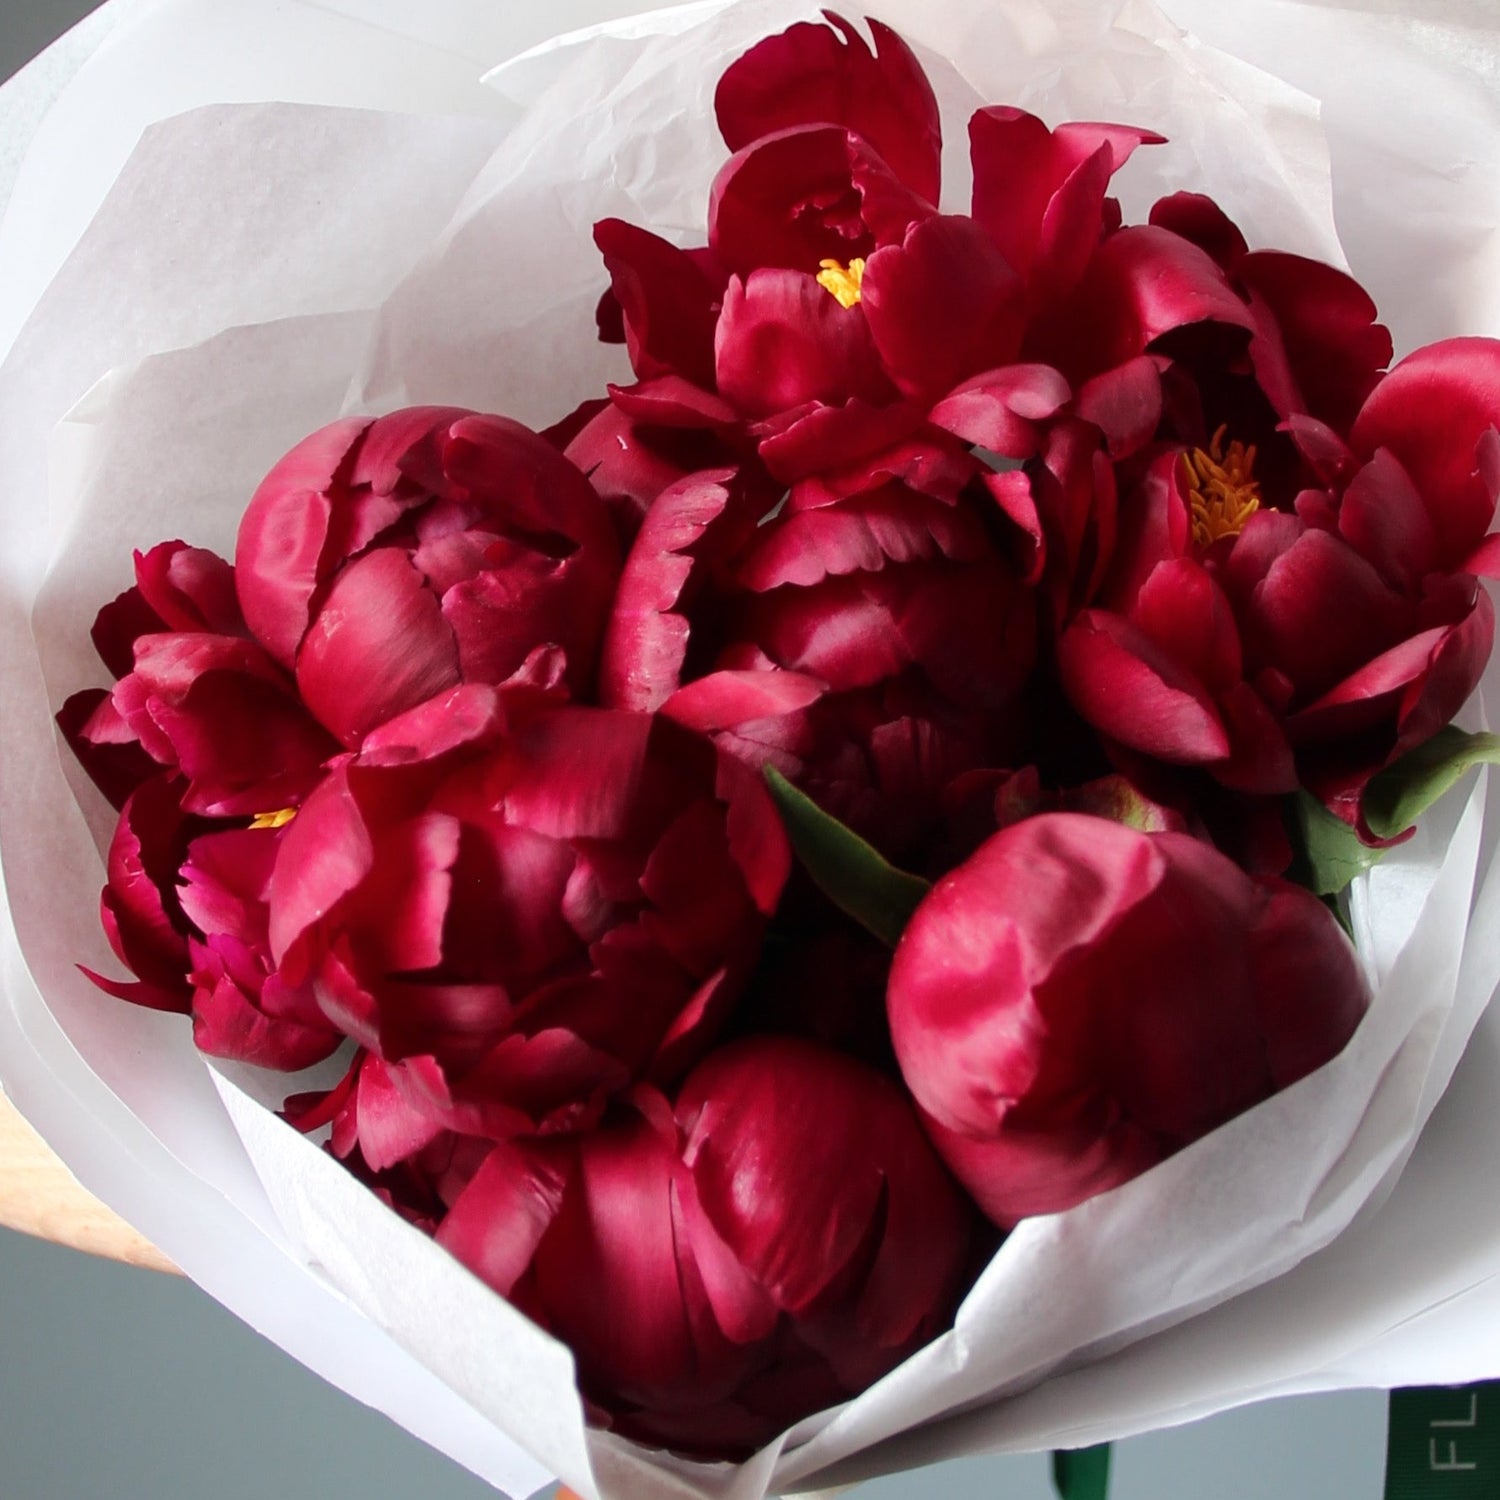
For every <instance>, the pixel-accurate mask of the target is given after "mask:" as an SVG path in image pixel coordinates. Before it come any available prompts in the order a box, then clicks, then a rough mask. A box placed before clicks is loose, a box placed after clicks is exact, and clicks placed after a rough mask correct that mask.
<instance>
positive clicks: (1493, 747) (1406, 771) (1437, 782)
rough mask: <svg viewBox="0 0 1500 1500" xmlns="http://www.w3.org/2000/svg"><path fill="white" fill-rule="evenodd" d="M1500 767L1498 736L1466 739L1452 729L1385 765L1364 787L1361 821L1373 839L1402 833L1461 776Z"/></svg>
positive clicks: (1436, 735) (1460, 732) (1450, 727)
mask: <svg viewBox="0 0 1500 1500" xmlns="http://www.w3.org/2000/svg"><path fill="white" fill-rule="evenodd" d="M1497 764H1500V735H1496V734H1469V733H1468V732H1467V731H1465V730H1462V729H1457V728H1455V727H1454V726H1453V725H1452V724H1450V725H1449V726H1448V727H1447V728H1446V729H1440V730H1438V732H1437V733H1436V734H1435V735H1433V737H1432V738H1431V739H1430V740H1428V741H1427V743H1426V744H1425V745H1418V746H1417V748H1416V749H1415V750H1412V751H1409V752H1408V753H1407V754H1405V755H1403V756H1402V757H1401V759H1400V760H1398V761H1397V762H1396V763H1395V765H1393V766H1387V767H1386V768H1385V770H1383V771H1382V772H1381V773H1380V774H1379V775H1378V776H1376V777H1375V778H1374V780H1372V781H1371V782H1370V784H1369V786H1367V787H1366V788H1365V795H1364V811H1365V821H1366V822H1367V823H1368V824H1369V825H1370V831H1371V832H1372V833H1373V834H1375V836H1376V837H1377V838H1382V839H1389V838H1394V837H1395V836H1396V835H1397V834H1398V833H1404V832H1405V831H1406V829H1408V828H1410V827H1411V825H1412V824H1413V823H1415V822H1416V821H1417V819H1418V818H1419V817H1420V816H1421V815H1422V814H1423V813H1424V812H1426V811H1427V809H1428V808H1429V807H1431V806H1432V804H1433V803H1434V802H1436V801H1437V800H1438V798H1439V797H1441V796H1442V795H1443V793H1444V792H1447V791H1449V790H1451V789H1452V787H1453V786H1454V784H1455V783H1456V782H1457V781H1458V780H1459V778H1460V777H1461V776H1462V775H1463V774H1464V772H1465V771H1472V770H1473V769H1474V767H1475V766H1483V765H1497Z"/></svg>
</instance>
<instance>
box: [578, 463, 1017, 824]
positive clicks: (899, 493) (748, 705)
mask: <svg viewBox="0 0 1500 1500" xmlns="http://www.w3.org/2000/svg"><path fill="white" fill-rule="evenodd" d="M765 507H766V493H765V491H763V490H758V489H756V488H754V487H751V486H748V485H745V484H744V483H743V482H736V478H735V476H734V475H733V474H730V473H727V472H720V473H707V474H699V475H695V476H691V477H689V478H688V479H685V480H683V481H681V482H680V483H678V484H676V485H674V486H672V487H670V488H669V489H668V490H666V491H664V492H663V493H662V495H661V496H660V497H659V498H658V499H657V501H656V503H655V504H654V505H653V507H652V509H651V511H650V512H649V513H648V515H647V517H646V521H645V523H644V525H643V526H642V529H641V532H640V534H639V536H638V537H637V538H636V542H635V545H634V547H633V548H632V550H631V553H630V556H629V558H628V559H627V562H626V565H625V569H624V573H623V575H622V577H621V582H620V589H619V593H618V595H617V597H616V601H615V608H614V614H613V616H612V618H611V621H610V625H609V629H608V632H607V634H606V639H605V648H604V660H603V665H602V668H601V672H600V691H601V696H602V698H603V700H604V701H605V702H606V703H609V704H612V705H616V706H620V707H629V708H635V709H640V710H649V709H656V708H660V709H661V710H662V711H663V712H664V713H665V714H667V715H668V716H669V717H671V718H673V719H675V720H677V721H678V722H679V723H682V724H684V725H686V726H688V727H690V728H692V729H694V730H696V731H699V732H701V733H707V734H712V735H714V736H716V737H717V738H718V739H719V741H720V743H721V744H722V745H723V747H724V748H725V749H726V750H729V751H730V752H731V753H733V754H734V755H736V756H738V757H739V758H740V759H742V760H743V761H745V762H746V763H747V764H749V765H752V766H755V767H759V766H762V765H765V764H773V765H775V766H777V768H778V769H780V770H782V771H783V772H784V773H785V774H787V775H788V776H790V777H791V778H792V779H793V780H794V781H796V782H797V783H798V784H799V785H801V786H803V788H804V789H806V790H808V791H809V793H810V794H812V795H814V796H815V797H816V799H817V800H818V801H819V802H820V803H822V804H823V805H825V806H827V807H828V808H829V810H830V811H832V812H834V813H835V815H837V816H840V817H842V818H844V819H845V820H846V821H849V822H851V823H853V824H854V825H855V826H857V827H858V828H859V829H860V830H861V832H863V833H865V834H866V835H867V836H869V837H871V838H874V839H875V840H876V841H877V842H879V843H880V844H881V845H882V847H883V848H886V849H887V850H889V851H890V852H892V853H893V854H894V853H898V852H899V851H901V850H902V849H903V848H904V847H905V846H907V845H908V844H909V843H910V842H911V841H912V840H913V839H914V838H916V837H918V836H919V835H920V834H921V833H922V832H923V831H924V830H925V829H926V827H927V826H928V825H930V824H931V822H932V820H933V818H934V817H935V816H936V813H937V808H938V802H939V799H940V797H941V794H942V790H943V788H944V787H945V786H946V785H947V783H948V782H949V781H950V780H952V778H953V777H954V776H956V775H958V774H960V773H961V772H963V771H967V770H971V769H973V768H974V767H976V766H980V765H993V764H1001V763H1004V761H1005V760H1006V759H1007V758H1008V757H1009V756H1011V755H1012V754H1014V753H1015V752H1016V750H1017V749H1018V747H1019V746H1020V745H1021V744H1022V742H1023V741H1024V738H1025V732H1026V731H1025V721H1026V715H1025V713H1024V711H1023V708H1022V696H1023V691H1024V689H1025V687H1026V684H1027V682H1028V680H1029V676H1030V672H1031V668H1032V665H1033V661H1034V636H1035V624H1034V605H1033V602H1032V600H1031V598H1030V595H1029V593H1028V591H1027V590H1026V589H1025V587H1024V585H1023V584H1022V581H1021V579H1020V577H1019V575H1018V573H1017V572H1016V570H1015V568H1014V567H1013V566H1012V564H1011V563H1010V561H1009V559H1008V557H1007V555H1006V553H1005V551H1004V549H1003V546H1002V544H1001V542H1000V541H999V539H998V537H997V535H996V533H997V531H998V529H999V528H998V523H997V522H996V521H995V519H994V517H993V515H992V514H986V507H985V504H984V502H981V501H978V500H976V499H975V498H974V497H972V496H969V495H952V494H950V495H949V496H948V497H947V498H946V499H943V500H939V499H935V498H932V497H931V496H929V495H926V494H923V493H921V492H919V491H917V490H914V489H911V488H909V487H908V486H907V485H905V484H903V483H901V482H899V481H897V480H888V481H886V482H884V483H881V484H879V485H878V486H877V487H874V488H871V489H868V490H861V491H856V492H854V493H852V494H849V495H847V496H839V497H827V498H825V499H824V500H823V501H822V503H817V504H814V503H812V502H811V501H804V502H803V503H799V499H798V497H797V496H796V495H794V496H793V497H792V498H791V499H789V500H788V501H787V502H786V503H785V504H784V505H783V506H780V507H773V508H772V509H771V510H770V511H767V510H766V509H765Z"/></svg>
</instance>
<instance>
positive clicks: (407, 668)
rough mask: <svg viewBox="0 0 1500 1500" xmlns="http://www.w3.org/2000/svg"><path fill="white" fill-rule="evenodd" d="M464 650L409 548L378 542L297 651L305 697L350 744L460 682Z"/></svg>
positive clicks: (345, 575)
mask: <svg viewBox="0 0 1500 1500" xmlns="http://www.w3.org/2000/svg"><path fill="white" fill-rule="evenodd" d="M459 680H460V679H459V665H458V648H457V644H456V642H455V640H454V634H453V629H452V627H451V626H450V625H449V624H448V623H447V621H446V620H445V619H444V618H443V610H442V606H441V604H440V603H439V601H438V600H437V598H436V597H435V596H434V595H433V594H432V592H431V591H430V590H429V589H428V588H427V585H426V583H425V581H424V579H423V577H422V575H421V574H420V573H419V572H418V571H417V569H416V568H415V567H414V566H413V565H412V562H411V560H410V559H409V558H408V557H407V555H406V553H405V552H404V551H398V550H397V549H395V548H392V547H381V548H377V549H376V550H375V551H373V552H369V553H366V554H365V556H364V557H362V558H360V559H359V561H358V562H355V563H351V564H350V565H349V566H348V567H347V568H345V569H344V570H343V571H342V572H341V573H340V574H339V575H338V578H337V579H336V580H335V581H334V584H333V587H332V589H331V590H330V591H329V593H328V594H327V596H326V597H325V598H324V600H323V604H322V607H321V608H320V609H319V610H318V612H317V615H316V616H315V618H314V619H313V622H312V624H311V625H310V626H309V628H308V630H307V633H306V635H305V636H304V637H303V640H302V647H301V650H300V651H299V652H298V654H297V686H298V688H299V689H300V690H301V693H302V698H303V701H304V702H305V703H306V704H307V706H308V707H309V708H310V709H311V710H312V712H313V713H314V714H315V715H316V716H317V717H318V719H319V720H320V721H321V722H322V723H324V724H325V725H327V726H328V728H329V729H331V730H332V731H333V733H334V734H335V735H337V736H338V738H339V739H340V740H342V741H343V743H344V744H345V745H348V746H351V747H353V746H357V745H358V744H359V742H360V741H361V740H362V739H363V738H364V736H365V735H366V734H367V733H368V732H369V731H370V730H371V729H374V728H376V727H378V726H379V725H380V724H383V723H384V722H385V721H386V720H387V719H390V718H394V717H395V716H396V715H397V714H400V713H404V712H405V711H406V710H407V709H409V708H415V707H416V705H417V704H419V703H422V702H425V701H426V700H427V699H428V698H432V697H435V696H436V695H437V694H438V693H441V692H444V691H445V690H447V689H448V688H451V687H454V686H455V685H456V684H457V683H458V681H459Z"/></svg>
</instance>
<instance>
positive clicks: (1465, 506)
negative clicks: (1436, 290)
mask: <svg viewBox="0 0 1500 1500" xmlns="http://www.w3.org/2000/svg"><path fill="white" fill-rule="evenodd" d="M1497 426H1500V341H1497V340H1495V339H1480V338H1466V339H1446V340H1444V341H1443V342H1442V343H1438V344H1429V345H1428V346H1427V347H1426V348H1425V349H1418V350H1417V351H1416V353H1415V354H1409V355H1407V357H1406V358H1405V359H1403V360H1402V361H1401V362H1400V363H1399V364H1398V365H1397V366H1396V367H1395V368H1394V369H1393V370H1392V371H1391V373H1390V374H1389V375H1387V376H1386V378H1385V379H1384V380H1382V381H1381V382H1380V384H1379V385H1378V386H1376V388H1375V390H1374V391H1373V392H1372V393H1371V395H1370V398H1369V400H1367V401H1366V402H1365V404H1364V407H1363V409H1362V410H1361V411H1360V413H1359V416H1358V418H1357V419H1356V420H1355V423H1354V430H1353V433H1352V436H1351V439H1350V441H1351V443H1352V445H1353V447H1354V448H1355V450H1356V451H1357V452H1358V453H1359V454H1360V455H1361V456H1362V457H1365V458H1369V457H1371V456H1372V455H1373V454H1374V453H1375V450H1376V449H1377V448H1388V449H1389V450H1390V452H1391V453H1392V455H1393V456H1394V457H1395V458H1396V459H1397V460H1398V462H1399V463H1400V464H1401V466H1402V468H1404V469H1405V470H1406V472H1407V473H1408V474H1409V475H1410V476H1411V478H1412V482H1413V483H1414V484H1415V485H1416V487H1417V490H1418V492H1419V493H1420V494H1421V496H1422V499H1423V500H1424V501H1425V503H1426V505H1427V508H1428V511H1429V513H1430V515H1431V517H1432V525H1433V529H1434V531H1435V532H1436V534H1437V540H1438V550H1439V556H1440V557H1441V558H1442V559H1443V562H1444V563H1445V565H1447V566H1449V567H1452V566H1454V565H1456V564H1457V563H1458V562H1460V561H1461V560H1462V559H1463V558H1464V557H1466V556H1467V555H1468V553H1469V552H1470V551H1471V550H1472V549H1473V548H1474V547H1475V546H1477V545H1478V543H1479V541H1480V539H1481V538H1482V537H1483V536H1484V535H1485V533H1486V532H1488V531H1489V529H1490V526H1491V524H1492V523H1493V521H1494V518H1495V499H1496V496H1495V491H1494V489H1493V488H1492V486H1491V485H1489V484H1487V483H1486V482H1485V476H1484V474H1483V473H1482V472H1481V465H1480V462H1479V457H1478V449H1479V444H1480V440H1481V439H1482V438H1483V437H1484V436H1485V434H1486V433H1488V432H1490V431H1491V430H1492V429H1494V428H1495V427H1497Z"/></svg>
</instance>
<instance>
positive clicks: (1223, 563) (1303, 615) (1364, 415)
mask: <svg viewBox="0 0 1500 1500" xmlns="http://www.w3.org/2000/svg"><path fill="white" fill-rule="evenodd" d="M1497 425H1500V343H1496V342H1494V341H1490V340H1483V339H1464V340H1453V341H1449V342H1447V343H1442V344H1435V345H1432V346H1431V347H1430V348H1427V349H1422V350H1419V351H1417V353H1416V354H1414V355H1412V356H1410V357H1409V358H1408V359H1407V360H1404V361H1402V363H1401V364H1399V365H1398V366H1397V367H1396V368H1395V369H1394V370H1393V371H1392V372H1391V373H1390V374H1389V375H1388V376H1385V377H1383V378H1382V379H1380V380H1379V381H1378V382H1377V383H1376V384H1375V385H1374V387H1373V390H1372V391H1371V393H1370V394H1369V396H1368V398H1367V399H1366V400H1365V401H1364V402H1363V405H1361V406H1360V407H1359V409H1358V411H1357V412H1356V414H1355V417H1354V421H1353V423H1352V427H1351V430H1350V432H1349V434H1348V436H1347V437H1346V436H1344V435H1341V434H1340V433H1339V432H1338V431H1336V430H1335V429H1333V428H1332V427H1330V426H1328V425H1327V424H1326V423H1323V422H1320V421H1318V420H1317V419H1316V418H1314V417H1311V416H1308V415H1306V414H1303V415H1301V416H1297V417H1294V418H1293V419H1292V420H1291V421H1290V422H1289V423H1288V424H1287V426H1288V428H1289V430H1290V433H1291V436H1292V438H1294V439H1295V441H1296V444H1297V445H1298V448H1299V450H1300V453H1301V457H1302V462H1303V463H1304V464H1305V479H1306V483H1305V486H1304V487H1302V488H1300V489H1297V490H1296V491H1295V492H1289V491H1288V490H1287V488H1286V487H1285V485H1284V484H1282V485H1280V486H1278V485H1277V483H1276V481H1275V479H1274V476H1273V477H1271V478H1269V479H1267V480H1266V482H1264V483H1262V481H1261V479H1260V478H1259V477H1258V476H1257V475H1256V473H1255V472H1254V468H1253V459H1254V453H1253V451H1250V452H1247V451H1246V450H1245V449H1244V445H1243V444H1239V443H1234V444H1230V445H1229V450H1228V452H1225V451H1224V450H1223V449H1222V448H1221V447H1220V446H1219V445H1218V444H1217V443H1216V444H1215V445H1214V446H1213V447H1212V449H1211V451H1210V452H1209V453H1204V452H1203V451H1202V450H1197V451H1195V452H1193V453H1191V454H1189V455H1181V454H1178V453H1174V452H1172V451H1170V450H1168V451H1167V452H1166V453H1164V454H1162V455H1161V456H1160V457H1158V458H1156V459H1154V460H1153V461H1152V463H1151V464H1150V466H1149V467H1148V468H1147V469H1146V470H1145V471H1144V473H1143V475H1142V477H1141V478H1140V480H1139V481H1138V483H1137V484H1136V486H1135V488H1134V490H1133V492H1132V493H1131V494H1130V496H1129V497H1128V501H1127V503H1124V504H1122V507H1121V524H1120V528H1119V531H1120V535H1119V537H1118V540H1117V542H1116V546H1115V554H1114V558H1113V561H1112V563H1111V570H1110V572H1109V574H1108V576H1107V578H1106V580H1105V582H1104V584H1103V585H1102V587H1101V588H1100V590H1099V593H1098V596H1097V600H1096V603H1095V607H1093V608H1090V609H1086V610H1084V611H1083V612H1081V613H1080V614H1079V615H1078V616H1077V617H1076V618H1075V619H1074V620H1073V622H1072V624H1071V625H1070V627H1069V628H1068V630H1067V632H1066V633H1065V634H1064V635H1063V637H1062V640H1061V642H1060V645H1059V652H1058V655H1059V665H1060V669H1061V674H1062V680H1063V683H1064V685H1065V687H1066V690H1067V692H1068V695H1069V697H1070V699H1071V700H1072V702H1073V704H1074V706H1075V707H1076V708H1077V709H1078V711H1079V712H1080V713H1081V714H1082V715H1083V716H1084V717H1085V718H1086V719H1087V720H1088V721H1089V722H1090V723H1091V724H1093V725H1094V726H1095V727H1096V728H1097V729H1099V730H1100V731H1101V732H1102V733H1103V734H1105V735H1106V736H1108V737H1109V739H1110V740H1111V741H1112V742H1114V743H1116V744H1118V745H1120V746H1122V747H1125V748H1127V749H1128V750H1130V751H1134V752H1139V753H1141V754H1144V755H1148V756H1152V757H1155V758H1157V759H1160V760H1162V761H1165V762H1168V763H1171V764H1175V765H1184V766H1200V767H1202V768H1204V769H1205V770H1207V771H1208V772H1209V773H1210V774H1211V775H1213V776H1214V777H1215V778H1216V779H1217V780H1219V781H1220V782H1222V783H1224V784H1225V785H1227V786H1230V787H1234V788H1237V789H1239V790H1243V791H1250V792H1259V793H1274V792H1284V791H1288V790H1291V789H1292V788H1293V787H1294V786H1296V785H1298V784H1301V785H1305V786H1307V787H1308V788H1310V789H1311V790H1312V791H1314V792H1315V793H1316V794H1317V795H1318V796H1320V797H1321V798H1322V799H1323V800H1324V801H1325V803H1326V804H1327V805H1328V806H1329V807H1330V808H1331V809H1332V810H1333V811H1335V812H1336V813H1338V814H1339V815H1340V816H1341V817H1343V818H1345V819H1346V820H1347V821H1349V822H1350V823H1352V824H1354V825H1355V826H1356V827H1363V824H1362V822H1361V820H1360V811H1359V808H1360V797H1361V795H1362V793H1363V790H1364V787H1365V785H1366V784H1367V783H1368V781H1369V780H1370V778H1371V777H1372V776H1373V775H1374V774H1375V773H1376V772H1377V771H1379V770H1380V769H1381V768H1382V767H1383V766H1385V765H1388V764H1389V763H1390V762H1391V761H1392V760H1394V759H1395V758H1397V757H1398V756H1400V755H1402V754H1404V753H1405V752H1407V751H1409V750H1411V749H1414V748H1415V747H1416V746H1418V745H1420V744H1422V743H1423V742H1424V741H1425V740H1427V739H1429V738H1430V737H1431V736H1432V735H1433V734H1435V733H1436V732H1437V730H1439V729H1440V728H1442V727H1443V725H1445V724H1447V723H1448V722H1449V721H1450V720H1451V719H1452V718H1453V716H1454V715H1455V714H1456V713H1457V712H1458V710H1459V709H1460V708H1461V707H1462V705H1463V703H1464V701H1465V700H1466V699H1467V698H1468V696H1469V694H1470V693H1471V692H1472V691H1473V689H1474V686H1475V685H1476V683H1477V682H1478V680H1479V675H1480V673H1481V671H1482V670H1483V667H1484V663H1485V662H1486V661H1487V660H1488V657H1489V652H1490V647H1491V644H1492V641H1493V634H1494V623H1493V610H1492V608H1491V605H1490V601H1489V598H1488V596H1487V595H1486V594H1485V592H1484V590H1483V589H1482V587H1481V586H1480V584H1479V582H1478V578H1477V577H1476V576H1475V575H1476V574H1478V573H1488V574H1491V575H1494V574H1495V573H1496V572H1497V571H1500V551H1497V549H1496V543H1495V540H1494V538H1493V537H1490V536H1488V535H1487V533H1488V530H1489V527H1490V525H1491V524H1492V522H1493V519H1494V514H1495V503H1496V496H1497V494H1500V433H1497V431H1496V427H1497ZM1454 454H1467V458H1463V459H1455V458H1454V457H1453V455H1454Z"/></svg>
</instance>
